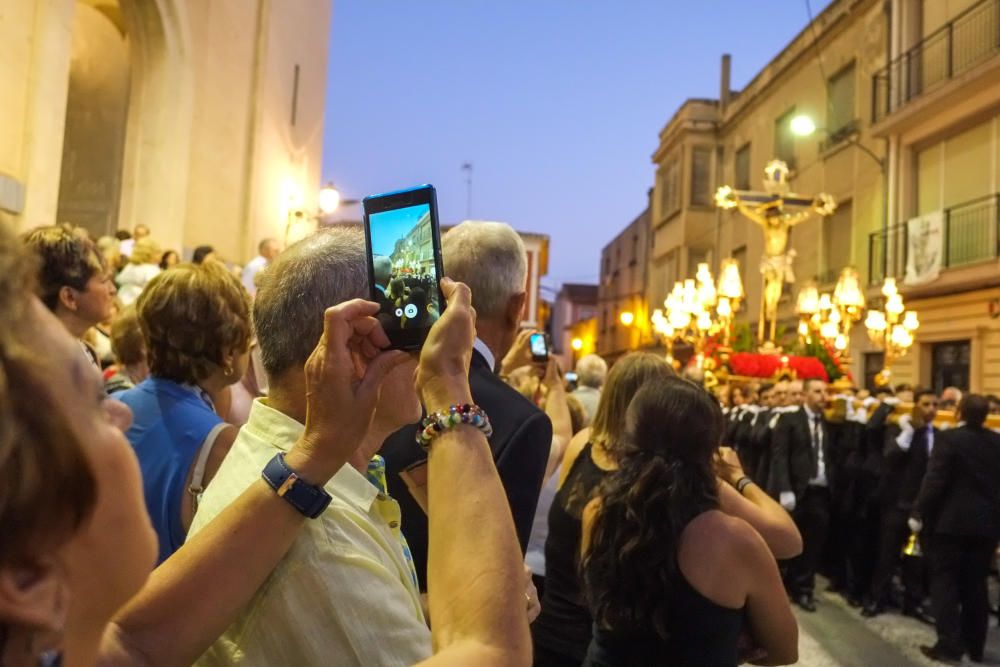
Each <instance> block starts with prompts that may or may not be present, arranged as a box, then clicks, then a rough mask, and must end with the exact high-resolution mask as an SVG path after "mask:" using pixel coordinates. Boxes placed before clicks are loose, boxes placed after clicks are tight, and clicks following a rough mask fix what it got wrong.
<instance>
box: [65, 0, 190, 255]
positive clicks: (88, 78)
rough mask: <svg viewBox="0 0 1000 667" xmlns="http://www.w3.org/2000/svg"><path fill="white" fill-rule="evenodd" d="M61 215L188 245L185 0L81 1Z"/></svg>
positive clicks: (96, 230) (93, 228)
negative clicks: (139, 227)
mask: <svg viewBox="0 0 1000 667" xmlns="http://www.w3.org/2000/svg"><path fill="white" fill-rule="evenodd" d="M72 54H73V56H72V63H71V66H70V80H69V97H68V101H67V109H66V126H65V138H64V144H63V161H62V180H61V182H60V187H59V206H58V220H59V221H60V222H62V221H66V222H72V223H74V224H79V225H83V226H85V227H86V228H87V229H88V230H90V232H91V233H92V234H94V235H95V236H100V235H104V234H113V233H114V231H115V230H116V229H118V228H126V229H131V228H133V227H134V226H135V225H136V224H138V223H143V224H146V225H147V226H149V228H150V229H151V230H152V232H153V235H154V237H155V238H157V239H158V240H159V241H160V242H161V243H163V244H164V245H165V246H169V247H181V240H182V237H183V229H184V223H183V221H184V215H185V208H186V200H187V197H186V192H187V179H188V168H189V161H190V127H191V103H192V86H191V78H192V75H191V70H190V47H189V38H188V25H187V17H186V12H185V2H184V0H77V2H76V7H75V14H74V21H73V48H72Z"/></svg>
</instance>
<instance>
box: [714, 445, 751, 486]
mask: <svg viewBox="0 0 1000 667" xmlns="http://www.w3.org/2000/svg"><path fill="white" fill-rule="evenodd" d="M715 472H716V474H717V475H718V476H719V477H721V478H722V479H723V480H724V481H726V482H727V483H729V484H730V485H731V486H736V483H737V482H738V481H740V480H741V479H742V478H744V477H746V473H745V472H743V464H741V463H740V457H739V454H737V453H736V450H735V449H733V448H732V447H719V450H718V451H717V452H716V454H715Z"/></svg>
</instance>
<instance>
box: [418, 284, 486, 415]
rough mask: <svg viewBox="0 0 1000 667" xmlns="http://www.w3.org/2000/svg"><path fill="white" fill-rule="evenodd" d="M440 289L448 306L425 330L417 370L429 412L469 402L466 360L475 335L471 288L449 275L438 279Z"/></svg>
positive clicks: (467, 364) (470, 351) (469, 359)
mask: <svg viewBox="0 0 1000 667" xmlns="http://www.w3.org/2000/svg"><path fill="white" fill-rule="evenodd" d="M441 291H442V292H443V293H444V296H445V299H447V301H448V307H447V308H445V310H444V313H443V314H442V315H441V317H440V319H438V321H437V322H435V323H434V326H432V327H431V330H430V333H428V334H427V340H426V341H425V342H424V347H423V349H422V350H421V351H420V364H419V365H418V366H417V374H416V384H417V391H418V392H419V393H420V398H421V400H422V401H423V404H424V407H425V408H426V409H427V411H428V412H438V411H443V410H447V409H448V407H449V406H451V405H454V404H458V403H471V402H472V392H471V390H470V389H469V363H470V362H471V360H472V343H473V341H474V340H475V338H476V311H475V310H474V309H473V308H472V292H470V291H469V288H468V287H467V286H466V285H464V284H462V283H456V282H454V281H453V280H451V279H449V278H442V279H441Z"/></svg>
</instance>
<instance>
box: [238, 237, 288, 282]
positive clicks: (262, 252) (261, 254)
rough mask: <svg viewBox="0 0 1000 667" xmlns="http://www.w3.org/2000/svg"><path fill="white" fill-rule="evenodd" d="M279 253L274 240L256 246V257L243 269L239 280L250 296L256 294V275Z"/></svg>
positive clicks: (266, 240) (278, 246)
mask: <svg viewBox="0 0 1000 667" xmlns="http://www.w3.org/2000/svg"><path fill="white" fill-rule="evenodd" d="M280 252H281V246H280V245H278V242H277V241H276V240H274V239H264V240H263V241H261V242H260V243H258V244H257V256H256V257H254V258H253V259H251V260H250V261H249V262H247V265H246V266H244V267H243V276H242V278H241V280H242V281H243V287H245V288H246V290H247V292H249V293H250V296H254V295H256V294H257V285H256V283H255V279H256V278H257V274H258V273H260V272H261V271H262V270H263V269H264V268H265V267H266V266H267V265H268V264H270V263H271V261H272V260H273V259H274V258H275V257H277V256H278V254H279V253H280Z"/></svg>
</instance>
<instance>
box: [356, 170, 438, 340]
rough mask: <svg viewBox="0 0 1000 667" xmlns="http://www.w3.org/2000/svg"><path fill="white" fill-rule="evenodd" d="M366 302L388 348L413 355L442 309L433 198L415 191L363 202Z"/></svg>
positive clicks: (425, 190)
mask: <svg viewBox="0 0 1000 667" xmlns="http://www.w3.org/2000/svg"><path fill="white" fill-rule="evenodd" d="M362 204H363V207H364V215H365V241H366V243H367V249H368V253H367V254H368V284H369V286H370V289H371V294H370V298H371V300H372V301H374V302H376V303H377V304H379V313H378V319H379V321H380V322H381V323H382V328H383V329H384V330H385V332H386V334H387V335H388V336H389V341H390V343H391V347H393V348H394V349H400V350H418V349H420V347H421V346H422V345H423V343H424V340H425V339H426V338H427V333H428V332H429V331H430V328H431V325H433V324H434V322H436V321H437V319H438V317H440V316H441V311H442V310H443V309H444V307H445V301H444V295H443V294H441V287H440V282H441V277H442V276H443V275H444V268H443V264H442V261H441V224H440V222H439V219H438V209H437V193H436V192H435V190H434V187H433V186H431V185H420V186H417V187H415V188H410V189H407V190H398V191H396V192H388V193H386V194H381V195H372V196H370V197H365V199H364V201H363V202H362Z"/></svg>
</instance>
